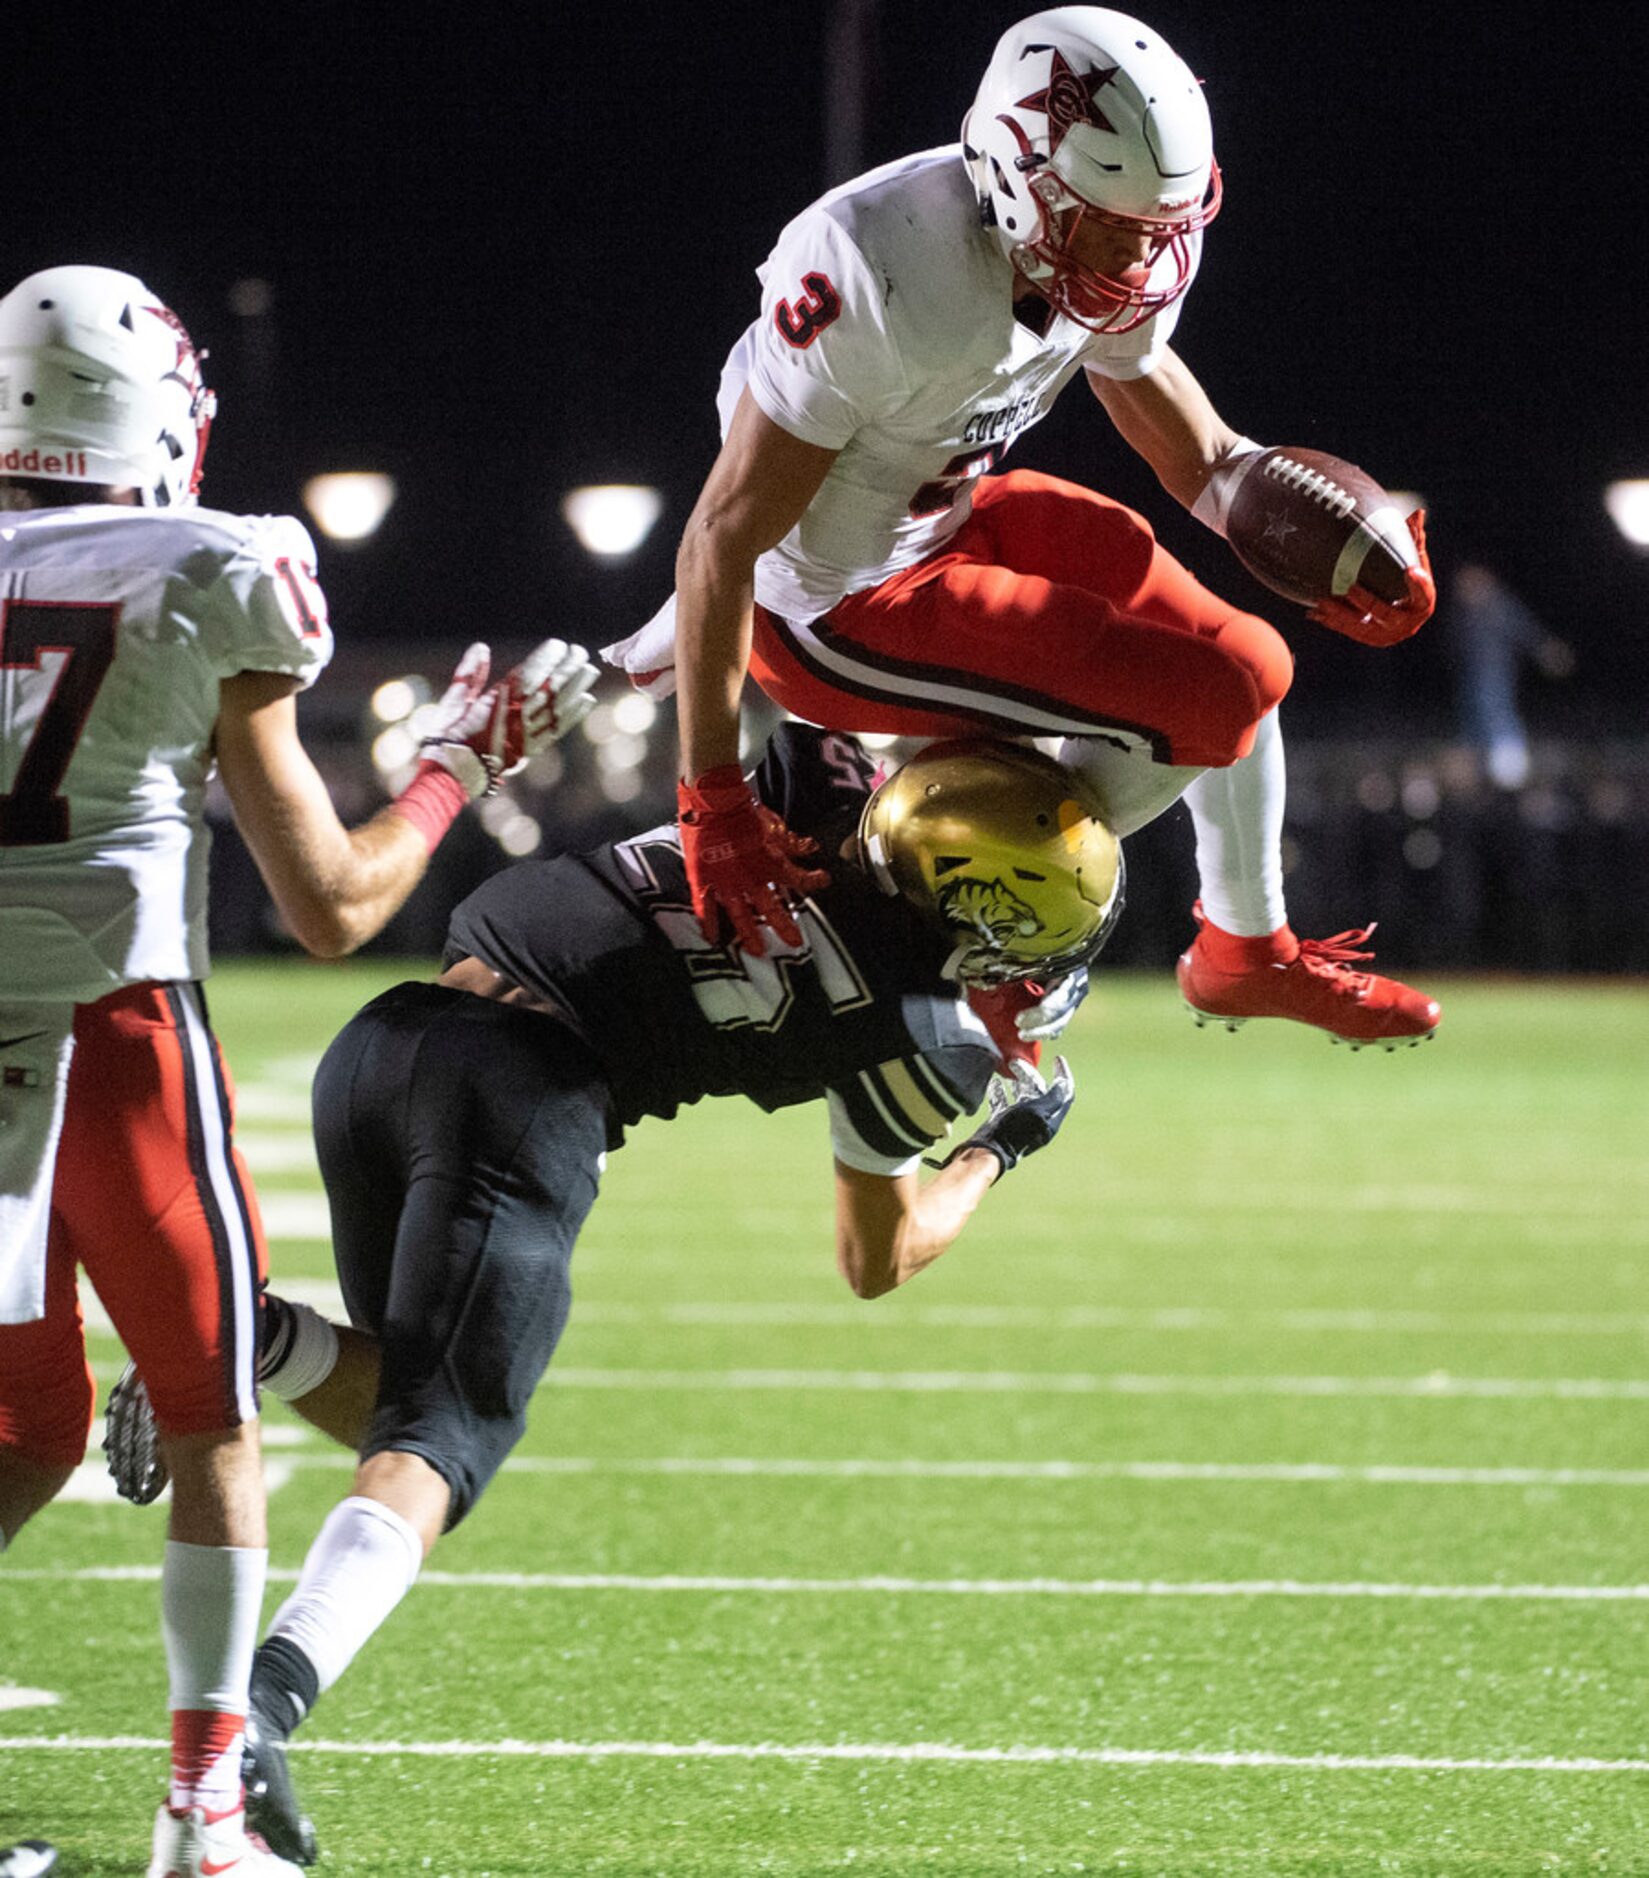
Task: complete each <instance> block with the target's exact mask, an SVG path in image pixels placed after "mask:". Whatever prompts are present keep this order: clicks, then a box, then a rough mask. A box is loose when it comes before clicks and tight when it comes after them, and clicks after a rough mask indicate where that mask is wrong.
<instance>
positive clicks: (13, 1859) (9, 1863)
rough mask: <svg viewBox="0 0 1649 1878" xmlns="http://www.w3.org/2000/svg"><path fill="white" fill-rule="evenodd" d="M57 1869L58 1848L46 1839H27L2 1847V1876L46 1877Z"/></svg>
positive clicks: (0, 1856)
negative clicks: (50, 1844)
mask: <svg viewBox="0 0 1649 1878" xmlns="http://www.w3.org/2000/svg"><path fill="white" fill-rule="evenodd" d="M56 1869H57V1851H56V1848H55V1847H54V1846H49V1845H47V1843H46V1841H45V1840H44V1839H25V1840H24V1841H23V1842H22V1844H21V1845H8V1846H6V1847H4V1848H3V1849H0V1878H46V1874H47V1872H50V1871H55V1870H56Z"/></svg>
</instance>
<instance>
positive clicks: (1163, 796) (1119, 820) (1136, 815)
mask: <svg viewBox="0 0 1649 1878" xmlns="http://www.w3.org/2000/svg"><path fill="white" fill-rule="evenodd" d="M1059 760H1060V762H1061V763H1064V764H1066V765H1068V766H1069V767H1070V768H1071V769H1074V770H1075V771H1076V772H1077V773H1078V774H1079V775H1080V776H1081V777H1082V778H1083V779H1084V780H1085V781H1086V782H1087V784H1088V785H1089V787H1090V788H1091V789H1093V790H1094V791H1095V792H1096V793H1097V795H1098V796H1099V799H1100V801H1101V802H1102V803H1103V804H1104V808H1105V820H1106V822H1107V823H1108V824H1109V826H1110V829H1111V832H1112V833H1113V834H1114V835H1116V836H1117V838H1118V839H1119V840H1120V839H1121V838H1122V837H1123V836H1125V835H1132V834H1136V833H1137V832H1138V831H1139V830H1140V829H1141V828H1144V827H1145V826H1146V824H1147V823H1149V822H1154V821H1155V820H1156V819H1157V817H1158V816H1159V815H1161V814H1163V813H1164V811H1166V810H1168V809H1171V808H1172V807H1173V806H1174V804H1175V803H1176V802H1178V801H1179V799H1180V797H1181V796H1183V795H1184V794H1185V792H1186V791H1187V790H1188V789H1189V788H1190V787H1191V785H1192V784H1193V783H1194V782H1195V781H1196V780H1197V778H1198V777H1199V776H1202V775H1204V774H1206V772H1205V771H1203V770H1200V769H1187V768H1180V767H1176V766H1175V765H1173V764H1168V763H1153V762H1152V761H1151V759H1150V757H1149V756H1147V755H1146V754H1144V753H1143V752H1142V751H1139V750H1125V749H1119V748H1118V747H1117V746H1116V745H1115V744H1112V743H1107V742H1105V741H1104V740H1103V739H1102V738H1098V737H1067V738H1065V739H1064V741H1063V742H1061V744H1060V746H1059Z"/></svg>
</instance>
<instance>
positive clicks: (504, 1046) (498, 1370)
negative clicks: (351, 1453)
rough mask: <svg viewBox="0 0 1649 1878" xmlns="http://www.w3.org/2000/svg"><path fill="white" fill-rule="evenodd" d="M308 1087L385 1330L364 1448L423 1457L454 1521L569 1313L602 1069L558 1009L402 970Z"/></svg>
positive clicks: (358, 1296)
mask: <svg viewBox="0 0 1649 1878" xmlns="http://www.w3.org/2000/svg"><path fill="white" fill-rule="evenodd" d="M314 1099H315V1142H316V1148H317V1151H318V1154H319V1158H320V1166H321V1176H322V1178H323V1179H324V1180H325V1182H326V1193H327V1199H328V1200H329V1202H330V1203H331V1208H332V1237H333V1245H334V1249H335V1255H336V1258H337V1263H338V1277H339V1282H340V1284H341V1285H342V1288H343V1294H344V1301H345V1303H346V1304H347V1306H348V1308H349V1315H350V1318H351V1321H352V1322H354V1323H356V1324H358V1325H360V1326H361V1327H362V1328H363V1329H366V1330H370V1331H371V1332H372V1333H373V1334H374V1335H375V1336H376V1337H377V1338H378V1340H379V1342H380V1343H381V1344H382V1346H383V1376H382V1380H381V1382H380V1384H379V1389H378V1402H377V1408H376V1410H375V1412H374V1414H373V1417H372V1423H371V1426H370V1429H369V1431H368V1434H367V1438H366V1440H365V1442H364V1443H363V1444H362V1447H361V1457H362V1459H363V1460H364V1459H365V1458H366V1457H367V1456H368V1455H372V1454H379V1453H382V1452H384V1451H386V1450H391V1449H393V1450H396V1451H399V1452H403V1453H410V1454H416V1455H418V1456H419V1457H420V1458H421V1459H423V1460H425V1461H427V1462H428V1463H429V1465H430V1466H431V1467H433V1468H434V1469H435V1470H436V1472H437V1473H439V1474H440V1475H441V1476H442V1478H443V1479H444V1480H445V1481H446V1482H447V1484H448V1486H449V1487H450V1488H451V1490H452V1505H451V1508H450V1510H449V1513H448V1516H447V1524H448V1526H449V1527H451V1526H454V1525H456V1524H457V1522H458V1521H459V1520H460V1519H462V1518H463V1516H464V1515H465V1514H466V1513H467V1512H468V1511H469V1509H470V1508H471V1507H472V1506H473V1505H474V1504H475V1501H476V1500H477V1498H479V1496H480V1494H481V1492H482V1490H483V1489H484V1488H485V1487H486V1485H487V1483H488V1481H490V1480H491V1479H492V1477H493V1475H494V1474H495V1473H496V1472H497V1470H498V1467H499V1465H500V1463H501V1462H502V1461H503V1459H504V1457H505V1455H506V1454H508V1453H509V1451H510V1449H511V1448H512V1447H513V1446H514V1445H515V1443H516V1441H517V1440H518V1439H519V1438H520V1435H521V1431H522V1429H523V1428H524V1427H525V1426H526V1416H527V1405H528V1403H529V1402H530V1400H531V1399H532V1394H533V1391H534V1389H535V1388H536V1387H537V1385H538V1382H539V1379H540V1377H542V1375H543V1374H544V1370H545V1368H546V1367H547V1365H548V1363H549V1360H550V1357H551V1356H552V1354H553V1353H554V1351H555V1346H556V1344H557V1342H558V1341H559V1340H560V1337H561V1332H562V1328H563V1327H564V1325H565V1324H566V1321H567V1310H568V1307H569V1305H570V1303H571V1301H572V1291H571V1286H570V1283H569V1280H568V1266H569V1264H570V1262H571V1259H572V1250H573V1241H574V1240H575V1239H576V1238H577V1236H578V1232H579V1228H580V1227H581V1226H582V1225H583V1223H584V1216H585V1215H586V1214H587V1213H588V1212H589V1210H590V1206H591V1204H592V1202H593V1201H594V1199H595V1196H596V1187H597V1182H598V1180H599V1177H600V1170H601V1157H602V1153H603V1150H604V1149H605V1148H606V1146H607V1144H608V1124H607V1105H608V1098H607V1083H606V1079H605V1077H604V1075H603V1073H602V1070H601V1066H600V1064H599V1062H598V1061H597V1059H596V1057H595V1056H594V1055H593V1054H592V1052H591V1051H590V1050H589V1048H588V1046H587V1045H586V1044H584V1043H583V1042H582V1041H581V1040H580V1038H579V1037H578V1036H577V1035H576V1034H575V1033H574V1032H573V1031H571V1030H570V1029H568V1028H567V1026H566V1025H564V1024H562V1023H560V1022H559V1021H558V1020H556V1019H555V1018H552V1017H546V1016H543V1015H541V1014H540V1013H538V1012H534V1011H528V1010H523V1009H521V1008H520V1007H519V1006H511V1005H503V1004H496V1003H493V1002H491V1001H489V1000H487V999H484V998H478V997H476V996H474V995H473V994H472V993H470V992H467V991H455V990H451V989H449V988H447V987H445V986H442V985H433V984H403V985H397V986H395V988H394V989H393V990H391V991H386V992H385V993H384V994H383V996H382V997H380V998H376V999H374V1000H373V1002H372V1003H371V1004H369V1005H367V1006H366V1008H365V1009H364V1010H362V1011H360V1012H358V1013H357V1014H356V1016H354V1017H353V1018H352V1019H351V1020H350V1021H349V1023H348V1024H347V1025H346V1026H345V1027H344V1029H343V1030H342V1031H340V1032H339V1034H338V1036H337V1037H336V1038H335V1039H334V1041H333V1043H332V1045H331V1047H330V1048H329V1049H328V1051H327V1053H326V1055H325V1057H324V1058H323V1059H322V1061H321V1066H320V1069H319V1071H318V1073H317V1075H316V1078H315V1097H314Z"/></svg>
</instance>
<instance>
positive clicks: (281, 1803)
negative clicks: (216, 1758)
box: [240, 1693, 320, 1865]
mask: <svg viewBox="0 0 1649 1878" xmlns="http://www.w3.org/2000/svg"><path fill="white" fill-rule="evenodd" d="M289 1739H290V1730H288V1729H286V1728H283V1727H282V1726H281V1724H280V1722H279V1721H278V1720H277V1719H276V1718H275V1717H274V1716H273V1715H271V1714H270V1712H269V1710H268V1709H267V1708H265V1707H263V1706H262V1705H261V1704H260V1703H259V1702H258V1699H257V1695H256V1693H254V1694H253V1697H252V1701H251V1703H250V1705H249V1707H248V1709H247V1714H246V1740H245V1745H244V1746H243V1747H242V1749H241V1763H240V1772H241V1779H242V1780H243V1781H244V1782H245V1785H246V1823H247V1824H248V1825H249V1826H250V1827H251V1828H252V1829H253V1831H254V1832H256V1833H257V1834H258V1835H259V1836H260V1837H261V1838H262V1839H263V1841H264V1843H265V1844H266V1845H267V1846H268V1847H269V1849H270V1851H271V1852H274V1853H275V1854H276V1855H277V1856H278V1857H280V1858H286V1859H290V1860H291V1861H292V1862H293V1864H295V1865H313V1864H314V1863H315V1860H316V1858H317V1857H318V1856H319V1852H320V1848H319V1846H318V1845H317V1843H316V1840H315V1827H314V1825H313V1823H312V1822H311V1820H310V1818H309V1816H308V1814H307V1813H305V1812H304V1810H303V1808H302V1806H301V1805H300V1804H299V1803H298V1790H297V1788H296V1787H295V1786H293V1784H292V1769H291V1768H290V1767H289V1766H288V1765H287V1758H286V1744H287V1741H288V1740H289Z"/></svg>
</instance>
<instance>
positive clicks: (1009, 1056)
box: [968, 978, 1047, 1072]
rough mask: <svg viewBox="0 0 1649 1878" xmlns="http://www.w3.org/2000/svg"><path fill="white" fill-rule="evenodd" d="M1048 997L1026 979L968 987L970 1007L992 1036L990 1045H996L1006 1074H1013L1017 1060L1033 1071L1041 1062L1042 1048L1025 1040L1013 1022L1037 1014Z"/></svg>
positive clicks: (1038, 1044) (1039, 987) (1038, 986)
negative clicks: (1024, 1012)
mask: <svg viewBox="0 0 1649 1878" xmlns="http://www.w3.org/2000/svg"><path fill="white" fill-rule="evenodd" d="M1046 995H1047V994H1046V993H1045V992H1044V991H1043V989H1042V987H1041V986H1040V985H1034V984H1032V983H1031V982H1030V981H1029V980H1028V979H1025V978H1015V979H1012V980H1010V982H1009V983H1007V984H1005V985H988V986H987V985H970V986H969V987H968V1003H969V1005H970V1006H971V1007H972V1009H973V1014H974V1016H975V1017H977V1018H978V1019H979V1020H980V1022H981V1023H982V1024H983V1025H984V1026H985V1028H986V1029H987V1030H988V1031H989V1032H990V1033H991V1042H992V1043H994V1044H995V1045H996V1054H997V1057H998V1059H999V1060H1000V1062H1001V1064H1002V1068H1003V1070H1004V1072H1006V1071H1007V1070H1010V1069H1011V1068H1012V1067H1013V1065H1014V1062H1015V1061H1016V1060H1017V1061H1019V1062H1021V1063H1029V1064H1030V1066H1031V1068H1032V1069H1035V1068H1036V1066H1037V1065H1038V1064H1039V1063H1040V1062H1041V1061H1042V1045H1041V1044H1040V1043H1033V1042H1031V1041H1030V1040H1029V1039H1028V1038H1025V1037H1022V1036H1021V1035H1020V1034H1019V1026H1018V1024H1017V1023H1016V1022H1015V1021H1014V1020H1015V1019H1016V1018H1017V1017H1018V1016H1019V1014H1020V1012H1021V1011H1031V1010H1034V1009H1035V1008H1036V1006H1037V1005H1039V1004H1040V1003H1041V1002H1042V1000H1043V998H1044V997H1045V996H1046Z"/></svg>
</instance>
